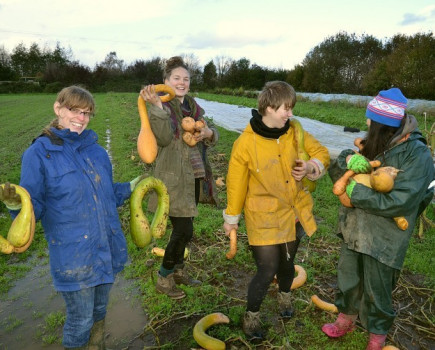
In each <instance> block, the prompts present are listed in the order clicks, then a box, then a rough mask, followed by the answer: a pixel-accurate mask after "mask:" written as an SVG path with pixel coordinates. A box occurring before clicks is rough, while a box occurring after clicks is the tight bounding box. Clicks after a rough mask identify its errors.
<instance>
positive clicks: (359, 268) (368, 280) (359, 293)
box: [335, 243, 400, 334]
mask: <svg viewBox="0 0 435 350" xmlns="http://www.w3.org/2000/svg"><path fill="white" fill-rule="evenodd" d="M399 275H400V271H399V270H396V269H394V268H392V267H389V266H387V265H385V264H382V263H380V262H379V261H378V260H376V259H374V258H372V257H371V256H370V255H366V254H362V253H358V252H355V251H353V250H350V249H348V247H347V244H346V243H343V244H342V246H341V252H340V258H339V261H338V268H337V277H338V289H339V290H338V292H337V294H336V298H335V305H336V306H337V308H338V310H339V311H340V312H342V313H344V314H347V315H357V314H359V318H360V321H361V323H362V325H363V326H364V328H366V329H367V330H368V331H369V332H370V333H375V334H387V333H388V331H389V329H390V328H391V326H392V324H393V322H394V318H395V317H396V312H395V310H394V309H393V297H392V293H393V290H394V288H395V286H396V283H397V280H398V279H399Z"/></svg>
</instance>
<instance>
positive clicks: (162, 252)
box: [151, 247, 189, 259]
mask: <svg viewBox="0 0 435 350" xmlns="http://www.w3.org/2000/svg"><path fill="white" fill-rule="evenodd" d="M151 254H153V255H155V256H159V257H164V256H165V250H164V249H163V248H159V247H154V248H153V249H151ZM188 256H189V248H184V259H187V257H188Z"/></svg>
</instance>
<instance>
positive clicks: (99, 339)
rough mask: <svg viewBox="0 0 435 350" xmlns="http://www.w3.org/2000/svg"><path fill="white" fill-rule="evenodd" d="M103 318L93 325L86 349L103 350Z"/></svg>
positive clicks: (104, 347)
mask: <svg viewBox="0 0 435 350" xmlns="http://www.w3.org/2000/svg"><path fill="white" fill-rule="evenodd" d="M104 324H105V320H104V318H103V319H102V320H100V321H97V322H95V323H94V325H93V326H92V329H91V336H90V337H89V342H88V349H89V350H105V349H106V346H105V344H104V339H105V338H104Z"/></svg>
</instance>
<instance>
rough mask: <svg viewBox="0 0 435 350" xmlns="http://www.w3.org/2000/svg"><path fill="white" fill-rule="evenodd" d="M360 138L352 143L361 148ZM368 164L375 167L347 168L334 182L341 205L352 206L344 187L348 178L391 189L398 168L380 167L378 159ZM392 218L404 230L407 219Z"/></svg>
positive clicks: (382, 189)
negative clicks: (364, 171)
mask: <svg viewBox="0 0 435 350" xmlns="http://www.w3.org/2000/svg"><path fill="white" fill-rule="evenodd" d="M360 140H361V139H360V138H357V139H355V142H354V144H355V145H357V146H358V147H359V148H360V150H361V149H362V146H361V141H360ZM370 165H371V167H372V169H375V168H377V169H375V170H372V171H371V172H370V174H355V172H354V171H352V170H347V171H346V172H345V173H344V175H343V176H342V177H341V178H340V179H338V180H337V181H336V182H335V183H334V186H333V187H332V192H333V193H334V194H335V195H336V196H337V197H338V199H339V200H340V202H341V204H342V205H343V206H345V207H348V208H352V207H353V205H352V203H351V201H350V198H349V197H348V195H347V194H346V187H347V185H348V184H349V181H350V179H353V180H355V181H356V182H358V183H361V184H362V185H364V186H367V187H370V188H373V189H374V190H375V191H378V192H382V193H388V192H390V191H391V190H392V189H393V187H394V180H395V178H396V176H397V174H398V173H399V172H400V170H398V169H396V168H394V167H391V166H385V167H381V162H380V161H379V160H374V161H371V162H370ZM393 219H394V221H395V222H396V225H397V227H398V228H399V229H401V230H403V231H405V230H406V229H407V228H408V220H406V218H404V217H403V216H399V217H395V218H393Z"/></svg>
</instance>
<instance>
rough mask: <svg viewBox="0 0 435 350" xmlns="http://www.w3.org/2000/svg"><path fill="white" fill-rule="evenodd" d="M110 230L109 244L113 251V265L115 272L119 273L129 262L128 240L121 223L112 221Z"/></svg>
mask: <svg viewBox="0 0 435 350" xmlns="http://www.w3.org/2000/svg"><path fill="white" fill-rule="evenodd" d="M110 232H111V236H110V240H109V244H110V251H111V253H112V267H113V272H114V273H118V272H119V271H121V270H122V269H123V268H124V265H125V263H126V262H127V242H126V239H125V236H124V232H122V229H121V227H120V225H118V224H116V223H115V222H111V223H110Z"/></svg>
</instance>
